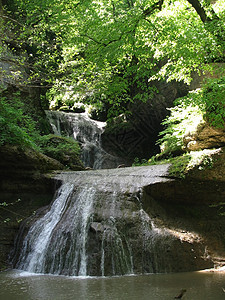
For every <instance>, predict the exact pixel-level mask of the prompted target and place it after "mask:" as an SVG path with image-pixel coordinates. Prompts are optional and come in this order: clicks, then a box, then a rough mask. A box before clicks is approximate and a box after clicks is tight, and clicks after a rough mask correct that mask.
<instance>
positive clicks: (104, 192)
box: [13, 165, 212, 276]
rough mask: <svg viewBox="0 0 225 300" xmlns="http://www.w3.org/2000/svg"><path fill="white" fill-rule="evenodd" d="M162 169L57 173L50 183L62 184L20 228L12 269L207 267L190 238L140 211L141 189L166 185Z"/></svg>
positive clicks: (76, 272)
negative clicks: (43, 205)
mask: <svg viewBox="0 0 225 300" xmlns="http://www.w3.org/2000/svg"><path fill="white" fill-rule="evenodd" d="M168 167H169V166H168V165H159V166H148V167H133V168H121V169H111V170H95V171H86V172H63V173H61V174H58V175H57V176H56V177H55V178H56V179H57V180H60V181H61V182H62V185H61V187H60V188H59V190H58V191H57V194H56V196H55V200H54V201H53V202H52V204H51V205H50V206H49V208H48V209H47V210H45V211H43V210H41V211H39V212H38V213H37V215H36V216H34V217H31V218H30V220H28V221H25V222H24V223H23V225H22V226H21V231H20V233H19V235H18V239H17V243H16V247H15V251H14V255H13V265H14V268H17V269H21V270H25V271H29V272H35V273H48V274H64V275H72V276H87V275H89V276H109V275H123V274H143V273H156V272H175V271H190V270H198V269H203V268H208V267H211V266H212V261H211V259H210V257H209V256H208V255H207V251H206V246H205V245H204V243H203V242H202V241H201V238H200V237H199V236H198V235H196V234H192V233H188V234H189V236H188V238H186V237H185V235H184V237H183V238H182V236H181V235H180V234H178V233H177V232H176V231H175V230H173V231H172V230H169V229H168V228H165V227H158V226H156V225H155V224H154V222H153V220H152V218H151V217H150V215H149V214H147V212H146V211H145V210H144V209H143V206H142V199H143V189H144V187H146V186H149V185H154V184H157V183H162V184H163V183H166V182H169V181H171V179H168V178H167V177H166V175H167V171H168ZM177 259H178V260H179V261H180V262H181V263H180V264H179V265H178V264H176V262H175V261H176V260H177ZM182 260H183V263H182ZM184 262H185V263H184Z"/></svg>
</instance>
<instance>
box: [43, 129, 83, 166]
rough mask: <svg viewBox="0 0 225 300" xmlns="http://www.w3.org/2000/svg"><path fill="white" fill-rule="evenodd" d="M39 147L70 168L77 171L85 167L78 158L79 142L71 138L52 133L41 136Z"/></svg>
mask: <svg viewBox="0 0 225 300" xmlns="http://www.w3.org/2000/svg"><path fill="white" fill-rule="evenodd" d="M40 147H41V150H42V152H43V153H44V154H45V155H47V156H49V157H52V158H54V159H56V160H58V161H59V162H60V163H61V164H63V165H64V166H65V167H67V168H69V169H70V170H74V171H79V170H84V169H85V167H84V165H83V163H82V162H81V160H80V158H79V154H80V147H79V144H78V142H76V141H75V140H73V139H71V138H66V137H61V136H56V135H53V134H50V135H47V136H43V137H42V138H41V141H40Z"/></svg>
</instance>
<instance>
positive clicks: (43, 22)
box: [8, 0, 225, 117]
mask: <svg viewBox="0 0 225 300" xmlns="http://www.w3.org/2000/svg"><path fill="white" fill-rule="evenodd" d="M195 2H198V0H195ZM10 3H11V5H9V6H8V9H10V10H11V13H10V17H11V19H13V18H14V19H16V20H17V24H16V23H15V22H14V23H15V24H14V29H15V27H17V31H18V32H19V34H18V35H17V41H18V44H20V47H21V48H23V49H26V52H27V55H28V57H29V71H30V81H31V82H33V83H34V82H38V83H39V84H43V85H47V86H50V85H51V86H52V90H51V92H50V93H49V100H50V101H52V104H54V103H55V104H54V105H55V107H58V106H61V105H67V103H66V102H68V101H70V102H76V101H79V102H81V101H82V102H86V103H88V104H92V105H93V104H95V105H97V106H98V107H100V108H102V107H106V108H107V110H108V116H109V117H110V116H115V115H119V114H121V113H124V112H125V111H126V110H127V109H128V104H129V102H131V101H136V100H142V101H147V100H148V99H151V97H152V93H153V91H152V87H151V85H150V83H149V81H152V80H155V79H164V80H168V81H170V80H174V79H175V80H178V81H185V82H190V78H191V72H192V71H193V70H198V69H199V68H202V67H203V66H204V65H205V64H206V63H208V62H211V61H222V60H223V59H224V58H223V55H224V53H223V52H224V30H223V27H224V20H225V13H224V0H219V1H217V2H216V3H215V4H213V5H211V4H209V3H208V1H207V3H206V2H204V3H202V6H201V7H202V9H203V10H204V13H205V15H206V18H205V19H204V20H202V19H201V18H200V17H201V16H200V15H199V12H198V11H197V10H196V9H194V8H193V6H192V5H191V4H190V3H189V1H187V0H179V1H177V0H172V1H171V0H164V1H159V2H154V1H153V0H143V1H128V0H127V1H126V0H115V1H106V0H100V1H90V0H84V1H78V0H70V1H67V0H61V1H59V0H47V1H42V0H29V1H22V0H12V1H10ZM12 23H13V22H12ZM18 23H19V24H20V26H18ZM23 43H25V45H23ZM30 65H32V67H30ZM68 97H69V100H68Z"/></svg>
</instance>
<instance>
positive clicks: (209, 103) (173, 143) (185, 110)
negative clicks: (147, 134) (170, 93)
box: [157, 77, 225, 154]
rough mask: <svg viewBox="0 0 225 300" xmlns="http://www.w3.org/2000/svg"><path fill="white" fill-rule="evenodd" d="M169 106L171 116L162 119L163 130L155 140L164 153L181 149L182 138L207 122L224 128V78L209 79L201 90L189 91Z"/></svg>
mask: <svg viewBox="0 0 225 300" xmlns="http://www.w3.org/2000/svg"><path fill="white" fill-rule="evenodd" d="M174 105H175V106H174V107H173V108H170V109H169V110H170V115H169V116H167V117H166V119H165V120H164V121H163V122H162V125H163V126H164V127H165V129H164V130H163V131H162V132H160V136H161V138H160V139H159V140H158V141H157V144H160V146H161V149H162V151H163V152H164V153H168V154H172V153H178V152H179V151H182V148H183V138H184V136H186V135H188V134H189V133H193V132H195V131H196V129H197V126H198V125H199V124H200V123H202V122H204V121H206V122H207V123H208V124H209V125H211V126H215V127H217V128H224V124H225V77H221V78H220V79H208V80H207V82H206V83H205V85H204V86H203V88H202V89H197V90H195V91H191V92H189V94H188V95H187V96H186V97H183V98H179V99H177V100H176V101H175V102H174Z"/></svg>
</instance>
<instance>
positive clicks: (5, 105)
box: [0, 93, 37, 147]
mask: <svg viewBox="0 0 225 300" xmlns="http://www.w3.org/2000/svg"><path fill="white" fill-rule="evenodd" d="M35 124H36V123H35V122H34V120H33V119H31V118H30V117H29V116H27V115H25V114H24V112H23V103H22V102H21V101H20V99H19V95H18V93H17V94H14V97H13V98H12V100H10V101H9V100H8V99H7V98H6V97H2V96H1V95H0V146H1V145H5V144H12V145H19V146H21V147H23V146H30V147H35V143H34V135H35V134H37V130H36V129H35Z"/></svg>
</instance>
